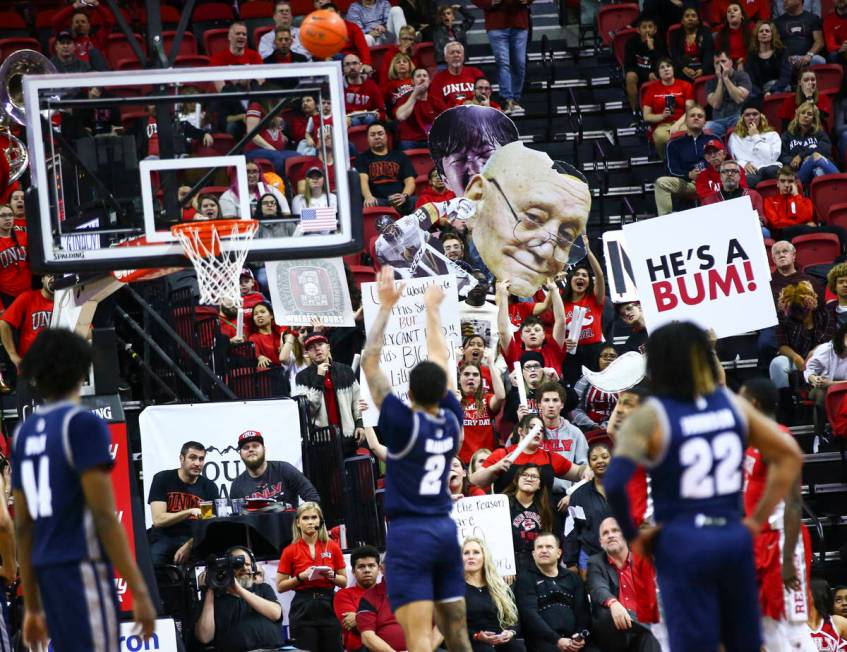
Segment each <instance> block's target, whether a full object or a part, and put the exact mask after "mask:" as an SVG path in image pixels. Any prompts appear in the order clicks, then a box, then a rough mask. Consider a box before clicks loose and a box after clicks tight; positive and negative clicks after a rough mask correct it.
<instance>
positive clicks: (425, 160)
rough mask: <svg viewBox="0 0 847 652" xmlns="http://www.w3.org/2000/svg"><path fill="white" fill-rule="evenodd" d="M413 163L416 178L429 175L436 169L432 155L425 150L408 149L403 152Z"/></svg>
mask: <svg viewBox="0 0 847 652" xmlns="http://www.w3.org/2000/svg"><path fill="white" fill-rule="evenodd" d="M403 153H404V154H405V155H406V156H408V157H409V159H411V161H412V165H413V166H414V168H415V176H420V175H424V176H426V175H428V174H429V171H430V170H431V169H432V168H433V167H435V161H433V160H432V154H430V153H429V150H428V149H426V148H424V149H407V150H406V151H405V152H403Z"/></svg>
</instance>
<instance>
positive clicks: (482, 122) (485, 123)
mask: <svg viewBox="0 0 847 652" xmlns="http://www.w3.org/2000/svg"><path fill="white" fill-rule="evenodd" d="M517 140H519V136H518V129H517V127H516V126H515V123H514V122H512V119H511V118H509V116H507V115H506V114H505V113H503V112H502V111H500V110H499V109H494V108H492V107H490V106H477V105H473V104H465V105H462V106H455V107H453V108H452V109H447V110H446V111H444V112H442V113H441V114H439V115H438V117H437V118H436V119H435V121H434V122H433V123H432V129H431V130H430V132H429V149H430V152H431V154H432V159H433V161H435V166H436V169H437V170H438V172H439V174H441V177H442V178H443V179H444V182H445V183H446V184H447V187H448V188H450V190H452V191H453V192H454V193H455V194H456V196H457V197H461V196H462V194H463V193H464V192H465V188H467V186H468V183H469V182H470V180H471V178H472V177H473V176H474V175H475V174H479V173H480V172H481V171H482V168H483V167H484V166H485V164H486V163H487V162H488V159H490V158H491V156H492V155H493V154H494V152H496V151H497V150H498V149H499V148H500V147H502V146H503V145H507V144H508V143H513V142H515V141H517Z"/></svg>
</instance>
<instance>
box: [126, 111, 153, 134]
mask: <svg viewBox="0 0 847 652" xmlns="http://www.w3.org/2000/svg"><path fill="white" fill-rule="evenodd" d="M147 118H148V114H147V111H145V110H144V109H139V108H130V107H126V110H124V108H121V125H122V126H123V128H124V131H129V130H130V129H131V128H132V125H133V123H134V122H135V121H136V120H147Z"/></svg>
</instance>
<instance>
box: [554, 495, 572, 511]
mask: <svg viewBox="0 0 847 652" xmlns="http://www.w3.org/2000/svg"><path fill="white" fill-rule="evenodd" d="M570 504H571V497H570V496H563V497H562V499H561V500H560V501H559V504H558V505H556V509H557V510H558V511H560V512H564V511H565V510H566V509H567V508H568V505H570Z"/></svg>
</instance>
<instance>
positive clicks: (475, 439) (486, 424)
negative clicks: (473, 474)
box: [459, 351, 506, 464]
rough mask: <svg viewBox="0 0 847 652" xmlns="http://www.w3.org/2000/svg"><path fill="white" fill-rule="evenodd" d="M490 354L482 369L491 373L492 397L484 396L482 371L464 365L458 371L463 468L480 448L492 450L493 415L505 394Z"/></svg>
mask: <svg viewBox="0 0 847 652" xmlns="http://www.w3.org/2000/svg"><path fill="white" fill-rule="evenodd" d="M492 357H493V353H491V352H490V351H489V353H488V355H487V357H486V360H485V366H486V367H488V370H489V371H490V372H491V388H492V389H493V390H494V391H493V392H492V393H486V392H485V389H484V387H483V383H482V371H481V370H480V367H479V365H476V364H474V363H472V362H466V363H465V364H463V365H462V368H461V370H460V371H459V391H460V392H461V393H462V407H463V408H464V409H465V420H464V423H463V426H464V432H465V436H464V439H463V440H462V448H461V450H460V451H459V459H460V460H462V462H463V463H464V464H467V463H468V462H470V461H471V455H473V454H474V453H475V452H476V451H477V450H478V449H480V448H494V415H496V414H497V412H499V410H500V406H501V405H502V404H503V399H505V398H506V390H505V388H504V387H503V379H502V378H501V377H500V374H499V373H498V371H497V370H496V369H495V368H494V360H493V359H492Z"/></svg>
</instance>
